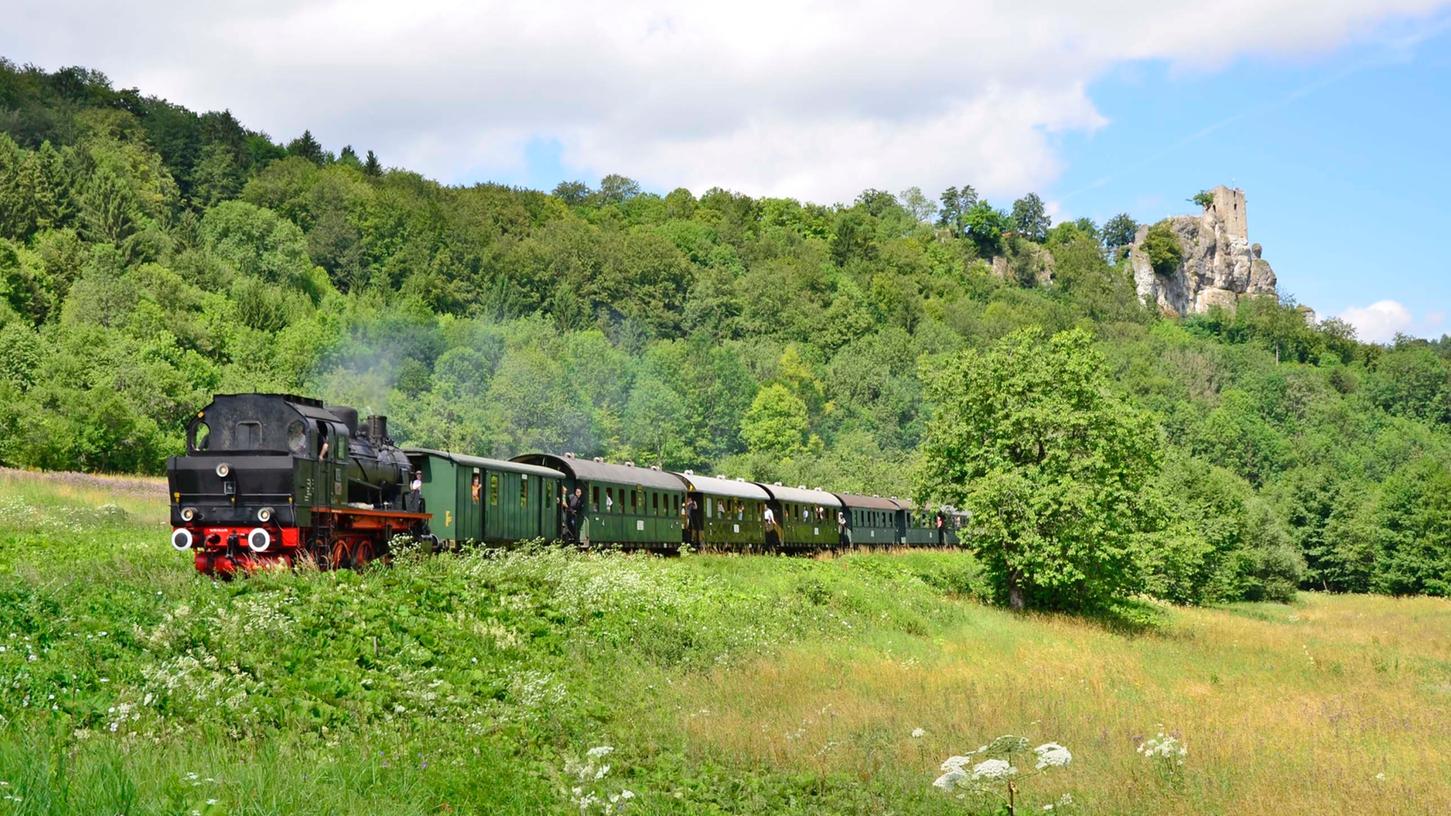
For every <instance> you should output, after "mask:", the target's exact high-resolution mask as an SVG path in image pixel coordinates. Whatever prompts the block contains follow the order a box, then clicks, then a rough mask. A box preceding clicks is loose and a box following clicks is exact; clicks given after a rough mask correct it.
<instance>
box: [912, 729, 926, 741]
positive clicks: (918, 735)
mask: <svg viewBox="0 0 1451 816" xmlns="http://www.w3.org/2000/svg"><path fill="white" fill-rule="evenodd" d="M925 736H927V729H925V728H913V729H912V739H922V738H923V737H925Z"/></svg>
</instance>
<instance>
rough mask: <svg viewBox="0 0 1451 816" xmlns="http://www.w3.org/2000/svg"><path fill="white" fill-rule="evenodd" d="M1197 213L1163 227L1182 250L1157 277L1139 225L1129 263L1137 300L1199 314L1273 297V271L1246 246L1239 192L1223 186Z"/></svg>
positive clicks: (1255, 247)
mask: <svg viewBox="0 0 1451 816" xmlns="http://www.w3.org/2000/svg"><path fill="white" fill-rule="evenodd" d="M1210 194H1211V196H1212V200H1211V201H1210V203H1209V205H1208V206H1206V207H1205V208H1204V211H1203V212H1201V213H1200V214H1199V215H1197V216H1194V215H1176V216H1174V217H1172V218H1169V219H1168V222H1169V227H1170V229H1172V230H1173V232H1174V235H1175V236H1176V237H1177V238H1178V239H1179V245H1180V247H1181V248H1182V249H1183V250H1184V260H1183V262H1182V263H1181V264H1180V265H1179V267H1178V268H1177V269H1174V270H1172V271H1170V272H1169V273H1167V274H1163V275H1161V274H1159V273H1157V272H1155V271H1154V267H1153V265H1152V264H1151V263H1149V256H1148V253H1147V252H1145V251H1144V249H1143V243H1144V239H1145V237H1146V236H1147V235H1148V232H1149V227H1148V225H1144V226H1141V227H1139V231H1138V234H1137V235H1136V236H1134V243H1133V246H1132V247H1130V249H1129V263H1130V265H1131V266H1132V268H1133V272H1134V285H1135V286H1136V287H1137V288H1138V292H1139V297H1142V298H1150V299H1152V300H1153V301H1154V302H1155V303H1157V304H1158V305H1159V308H1160V309H1162V310H1163V311H1164V312H1165V313H1167V314H1175V315H1185V314H1202V313H1204V312H1207V311H1209V309H1210V308H1212V307H1214V306H1221V307H1225V308H1229V309H1233V308H1234V307H1235V305H1236V304H1237V303H1238V302H1239V299H1240V298H1241V297H1244V296H1246V295H1265V294H1275V272H1274V270H1273V269H1272V268H1271V267H1270V264H1269V262H1268V261H1265V260H1263V259H1262V258H1260V246H1259V244H1254V245H1253V246H1251V245H1250V242H1249V220H1248V218H1247V216H1246V213H1245V198H1244V191H1243V190H1240V189H1236V188H1232V187H1225V186H1223V185H1221V186H1219V187H1215V188H1214V189H1213V190H1211V191H1210Z"/></svg>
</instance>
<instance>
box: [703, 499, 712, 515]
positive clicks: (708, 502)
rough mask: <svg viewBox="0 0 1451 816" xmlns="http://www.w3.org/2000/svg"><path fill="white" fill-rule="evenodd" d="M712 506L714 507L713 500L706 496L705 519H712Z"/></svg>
mask: <svg viewBox="0 0 1451 816" xmlns="http://www.w3.org/2000/svg"><path fill="white" fill-rule="evenodd" d="M712 506H713V505H712V504H711V498H710V497H709V496H706V497H705V517H706V518H710V514H711V507H712Z"/></svg>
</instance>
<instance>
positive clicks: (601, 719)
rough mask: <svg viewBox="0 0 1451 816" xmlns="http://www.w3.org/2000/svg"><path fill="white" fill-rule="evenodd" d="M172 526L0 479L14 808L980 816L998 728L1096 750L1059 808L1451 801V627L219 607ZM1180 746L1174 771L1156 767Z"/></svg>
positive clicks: (658, 590) (253, 600)
mask: <svg viewBox="0 0 1451 816" xmlns="http://www.w3.org/2000/svg"><path fill="white" fill-rule="evenodd" d="M108 505H114V506H115V507H116V508H118V509H119V512H118V510H112V509H104V508H106V507H107V506H108ZM164 521H165V514H164V495H154V497H153V496H150V495H147V494H146V493H145V492H144V486H143V489H142V490H136V491H132V490H129V489H128V490H127V491H124V492H121V493H119V494H118V492H117V491H116V490H111V489H108V487H107V486H106V485H104V484H98V483H75V482H69V481H65V480H59V481H48V480H43V479H39V478H36V477H33V476H17V475H14V474H0V524H3V526H0V647H3V651H0V688H3V689H4V693H3V694H0V718H3V721H0V782H3V783H6V784H0V797H10V798H0V815H3V814H4V813H6V812H15V813H35V814H40V813H47V814H50V813H118V812H119V813H145V814H150V813H157V814H161V813H168V814H170V813H183V814H184V813H193V812H194V813H198V814H203V813H206V814H220V813H253V814H263V813H359V814H362V813H417V814H423V813H440V812H448V813H521V814H524V813H541V812H542V813H563V812H571V813H577V812H580V808H579V802H581V801H585V802H586V803H587V807H588V809H590V810H593V811H594V812H599V811H600V810H601V809H602V808H599V807H597V806H595V805H588V802H589V801H593V800H588V798H587V796H585V795H581V794H576V793H574V792H573V791H572V786H577V785H578V779H577V777H578V773H577V771H578V768H579V765H578V760H579V758H581V757H583V756H584V755H585V752H587V751H588V750H589V749H590V748H591V747H594V746H602V745H608V746H611V747H613V748H614V752H613V753H611V754H610V755H609V757H608V760H609V764H611V766H612V770H611V771H610V772H609V774H608V775H607V776H605V777H603V778H602V779H601V780H599V781H598V782H597V783H594V784H595V787H594V788H591V789H590V792H595V791H596V788H598V791H597V792H598V793H599V794H600V795H601V798H600V799H599V801H601V802H603V801H607V799H606V798H604V797H605V796H606V795H607V794H610V793H611V792H616V793H618V792H619V791H621V790H624V789H628V790H630V791H632V792H633V793H634V794H636V796H635V798H633V799H631V800H629V801H628V812H632V813H662V814H663V813H776V812H792V813H822V814H826V813H885V812H892V813H902V814H911V813H943V812H987V810H985V808H987V807H988V805H986V804H985V803H981V802H978V801H976V800H973V799H965V800H957V799H953V798H950V797H947V796H944V795H943V794H941V793H940V792H939V791H936V790H933V789H932V788H931V787H930V783H931V781H932V780H933V779H934V778H935V777H936V776H937V774H938V764H939V763H940V762H941V761H942V759H943V758H944V757H946V756H948V755H950V754H955V753H963V752H965V751H968V750H971V749H973V748H975V747H977V746H978V745H979V744H981V743H984V742H986V741H988V740H989V739H991V738H992V737H995V736H998V735H999V734H1002V733H1021V734H1024V735H1025V736H1028V737H1029V738H1032V739H1035V740H1039V741H1045V742H1046V741H1048V740H1056V741H1059V742H1062V743H1064V744H1065V745H1068V746H1069V747H1070V748H1071V749H1072V750H1073V753H1074V761H1073V764H1072V766H1071V767H1069V768H1066V769H1062V772H1060V773H1055V774H1054V775H1052V776H1051V777H1047V776H1045V777H1044V778H1043V779H1042V780H1035V782H1041V783H1042V784H1041V785H1037V786H1035V787H1034V788H1033V789H1032V790H1030V791H1025V795H1026V796H1028V797H1029V800H1030V801H1029V803H1028V804H1029V805H1031V806H1032V807H1033V808H1035V809H1041V806H1042V805H1044V804H1050V803H1057V802H1058V801H1059V799H1058V797H1060V796H1061V795H1063V794H1069V795H1071V797H1072V799H1073V801H1074V802H1075V804H1073V805H1071V806H1069V805H1057V807H1058V808H1059V809H1060V811H1064V812H1067V811H1071V809H1072V808H1078V809H1080V810H1081V811H1083V812H1093V813H1154V814H1162V813H1237V812H1274V813H1310V812H1317V813H1323V812H1364V813H1398V812H1407V810H1408V807H1409V809H1410V810H1412V811H1424V812H1434V811H1436V810H1437V809H1438V808H1439V809H1441V810H1445V809H1447V808H1451V791H1448V784H1447V782H1446V780H1447V779H1448V778H1451V759H1448V752H1447V751H1446V750H1445V749H1444V748H1443V747H1442V745H1441V742H1442V737H1443V734H1442V732H1443V731H1444V729H1445V726H1446V723H1447V721H1448V718H1447V710H1448V703H1451V604H1448V603H1446V602H1445V601H1437V600H1433V599H1409V600H1396V599H1390V598H1372V597H1326V596H1305V597H1302V599H1301V601H1300V602H1299V603H1297V604H1296V605H1293V606H1258V605H1241V606H1235V607H1230V608H1226V609H1216V610H1184V609H1170V608H1165V607H1153V608H1152V612H1153V615H1152V617H1153V618H1156V619H1157V620H1158V623H1157V625H1155V626H1152V627H1150V628H1149V629H1148V630H1147V631H1144V632H1142V633H1141V634H1137V635H1133V634H1123V633H1122V632H1123V630H1122V629H1119V628H1116V627H1112V626H1105V625H1104V624H1103V623H1101V622H1098V621H1085V620H1081V619H1074V618H1067V617H1060V616H1015V615H1011V614H1008V613H1006V612H1003V611H1001V610H997V609H994V608H991V607H987V606H983V605H981V604H980V603H978V602H977V601H975V600H973V598H974V596H975V595H976V594H978V592H979V589H980V578H979V575H978V572H977V570H976V567H975V565H974V564H973V563H972V561H971V559H970V558H968V557H966V556H964V555H962V554H959V553H951V552H925V553H922V552H912V553H879V554H854V555H850V556H846V557H841V558H835V559H822V560H812V559H799V558H781V557H770V556H755V557H729V556H689V557H684V558H679V559H659V558H653V557H649V556H642V555H631V556H619V555H582V554H575V553H567V552H564V551H560V550H554V549H548V548H524V549H520V550H517V551H511V552H492V553H484V552H472V553H467V554H464V555H461V556H456V557H454V556H450V557H439V558H422V559H420V558H412V557H410V558H405V559H403V560H401V561H400V562H398V563H396V564H394V565H393V566H391V567H384V568H377V569H370V570H369V571H367V572H364V573H352V572H343V573H317V572H298V573H295V574H281V575H265V576H258V577H256V578H254V579H250V580H245V581H236V582H232V583H219V582H213V581H210V580H208V579H205V578H202V577H199V576H197V575H195V574H194V573H193V572H192V570H191V566H190V563H189V561H188V559H186V558H185V557H184V556H180V555H178V554H176V553H174V552H173V551H172V550H171V549H170V547H169V546H168V545H167V543H166V526H165V523H164ZM919 728H920V729H921V730H922V733H921V735H920V736H916V737H914V736H913V732H914V730H915V729H919ZM1160 730H1163V731H1166V732H1170V733H1173V734H1176V735H1177V736H1178V737H1179V738H1181V739H1182V740H1183V741H1184V743H1185V744H1186V745H1187V746H1188V749H1189V753H1188V755H1187V757H1186V758H1185V764H1184V765H1183V767H1182V769H1180V770H1178V771H1177V772H1176V773H1173V774H1165V773H1163V772H1162V769H1160V768H1156V767H1155V766H1154V765H1153V764H1152V763H1149V762H1146V761H1145V759H1144V758H1143V757H1142V756H1140V755H1139V754H1138V753H1136V752H1135V739H1136V738H1143V737H1149V736H1153V735H1154V734H1156V733H1157V732H1158V731H1160ZM1039 738H1041V739H1039ZM572 762H573V763H574V764H573V765H571V763H572ZM567 766H569V767H567ZM1020 812H1023V811H1020Z"/></svg>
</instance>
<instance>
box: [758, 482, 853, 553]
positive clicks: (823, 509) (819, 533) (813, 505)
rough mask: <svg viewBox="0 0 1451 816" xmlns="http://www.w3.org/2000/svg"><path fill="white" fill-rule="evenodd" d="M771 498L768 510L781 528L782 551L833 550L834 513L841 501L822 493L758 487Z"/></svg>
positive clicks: (834, 542)
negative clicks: (763, 489)
mask: <svg viewBox="0 0 1451 816" xmlns="http://www.w3.org/2000/svg"><path fill="white" fill-rule="evenodd" d="M761 487H764V488H765V489H766V492H767V493H769V494H770V495H771V503H770V506H771V510H772V512H773V513H775V514H776V524H777V525H778V526H779V527H780V532H779V535H780V543H781V547H782V548H783V549H787V550H796V549H822V548H829V547H835V546H836V544H837V536H836V511H838V510H840V509H841V499H838V498H837V497H835V496H833V495H832V494H830V493H827V492H826V491H824V490H809V489H807V488H805V487H786V486H783V485H779V484H774V485H761Z"/></svg>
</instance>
